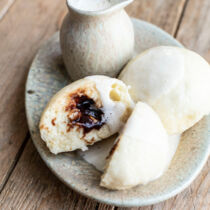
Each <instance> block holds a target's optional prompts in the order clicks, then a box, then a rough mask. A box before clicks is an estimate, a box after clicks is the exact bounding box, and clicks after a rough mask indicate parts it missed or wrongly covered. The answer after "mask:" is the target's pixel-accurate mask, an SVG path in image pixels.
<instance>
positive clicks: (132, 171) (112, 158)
mask: <svg viewBox="0 0 210 210" xmlns="http://www.w3.org/2000/svg"><path fill="white" fill-rule="evenodd" d="M169 159H170V160H171V158H170V152H169V143H168V135H167V133H166V131H165V129H164V127H163V125H162V123H161V120H160V119H159V117H158V115H157V114H156V113H155V112H154V111H153V109H152V108H151V107H149V106H148V105H147V104H145V103H142V102H138V103H137V104H136V106H135V108H134V110H133V112H132V114H131V116H130V117H129V118H128V121H127V123H126V124H125V126H124V128H123V130H122V133H121V135H120V136H119V137H118V139H117V142H116V143H115V145H114V147H113V148H112V150H111V152H110V155H109V157H108V160H107V165H106V170H105V173H104V174H103V175H102V178H101V183H100V185H101V186H103V187H106V188H108V189H113V190H124V189H128V188H131V187H134V186H136V185H139V184H147V183H148V182H150V181H153V180H155V179H157V178H159V177H160V176H161V175H162V174H163V172H164V171H165V170H166V169H167V167H168V165H169V162H170V161H169Z"/></svg>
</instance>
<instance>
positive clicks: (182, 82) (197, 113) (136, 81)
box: [119, 46, 210, 134]
mask: <svg viewBox="0 0 210 210" xmlns="http://www.w3.org/2000/svg"><path fill="white" fill-rule="evenodd" d="M119 78H120V79H121V80H122V81H123V82H125V84H127V85H130V86H131V89H130V93H131V96H132V98H133V99H134V100H135V101H139V100H141V101H143V102H146V103H148V104H149V105H150V106H152V107H153V109H154V110H155V111H156V112H157V113H158V115H159V117H160V119H161V121H162V123H163V125H164V127H165V128H166V130H167V132H168V133H169V134H179V133H182V132H184V131H185V130H186V129H188V128H190V127H192V126H193V125H194V124H195V123H197V122H198V121H199V120H200V119H201V118H202V117H203V116H204V115H208V114H209V113H210V97H209V96H210V66H209V64H208V63H207V62H206V61H205V60H204V59H203V58H202V57H201V56H199V55H198V54H196V53H194V52H192V51H190V50H187V49H184V48H178V47H169V46H168V47H167V46H160V47H155V48H152V49H149V50H147V51H145V52H144V53H142V54H140V55H139V56H137V58H135V59H134V60H132V61H131V62H130V63H129V64H128V65H127V66H126V67H125V69H124V70H123V72H122V73H121V75H120V77H119Z"/></svg>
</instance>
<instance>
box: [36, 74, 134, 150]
mask: <svg viewBox="0 0 210 210" xmlns="http://www.w3.org/2000/svg"><path fill="white" fill-rule="evenodd" d="M133 107H134V103H133V101H132V99H131V98H130V95H129V93H128V87H127V86H126V85H125V84H124V83H123V82H122V81H120V80H118V79H113V78H109V77H106V76H90V77H86V78H84V79H81V80H78V81H76V82H74V83H72V84H70V85H68V86H66V87H65V88H63V89H62V90H60V91H59V92H58V93H57V94H56V95H55V96H53V98H52V99H51V100H50V102H49V103H48V105H47V107H46V108H45V110H44V112H43V114H42V117H41V120H40V133H41V138H42V139H43V140H44V141H45V142H46V144H47V146H48V148H49V149H50V151H51V152H52V153H54V154H58V153H60V152H67V151H73V150H76V149H81V150H83V151H84V150H86V149H87V145H92V144H94V143H95V142H97V141H100V140H102V139H104V138H107V137H109V136H111V135H113V134H115V133H116V132H118V131H119V130H120V128H121V127H122V126H123V124H124V123H125V122H126V120H127V118H128V117H129V115H130V113H131V111H132V109H133Z"/></svg>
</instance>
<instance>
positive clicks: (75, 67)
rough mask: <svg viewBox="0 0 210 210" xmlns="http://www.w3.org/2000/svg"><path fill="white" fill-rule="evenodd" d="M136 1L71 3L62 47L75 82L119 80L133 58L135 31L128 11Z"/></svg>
mask: <svg viewBox="0 0 210 210" xmlns="http://www.w3.org/2000/svg"><path fill="white" fill-rule="evenodd" d="M132 1H133V0H67V6H68V8H69V14H67V16H66V17H65V19H64V22H63V25H62V28H61V32H60V43H61V49H62V54H63V59H64V63H65V65H66V68H67V70H68V73H69V75H70V77H71V78H72V79H73V80H77V79H80V78H82V77H85V76H88V75H99V74H102V75H107V76H111V77H115V76H117V75H118V74H119V72H120V70H121V69H122V68H123V66H124V65H125V64H126V63H127V62H128V61H129V59H130V58H131V57H132V53H133V48H134V31H133V25H132V22H131V20H130V18H129V16H128V15H127V13H126V12H125V10H124V7H125V6H127V5H128V4H130V3H131V2H132Z"/></svg>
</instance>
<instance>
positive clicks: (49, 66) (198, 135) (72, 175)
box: [26, 19, 210, 206]
mask: <svg viewBox="0 0 210 210" xmlns="http://www.w3.org/2000/svg"><path fill="white" fill-rule="evenodd" d="M132 22H133V24H134V29H135V54H137V53H140V52H142V51H144V50H145V49H148V48H150V47H154V46H158V45H175V46H180V47H181V45H180V44H179V43H178V42H177V41H176V40H174V39H173V38H172V37H171V36H169V35H168V34H166V33H165V32H163V31H162V30H160V29H159V28H157V27H155V26H153V25H151V24H148V23H146V22H143V21H139V20H136V19H133V20H132ZM69 70H70V71H71V69H69ZM69 83H70V79H69V77H68V74H67V72H66V69H65V67H64V64H63V60H62V56H61V50H60V45H59V34H58V33H56V34H55V35H54V36H53V37H52V38H51V39H50V40H49V41H48V42H47V43H46V44H45V45H44V46H43V47H42V48H41V50H40V51H39V52H38V54H37V56H36V58H35V60H34V61H33V64H32V66H31V69H30V72H29V75H28V81H27V85H26V111H27V118H28V124H29V128H30V132H31V136H32V139H33V142H34V144H35V146H36V148H37V150H38V151H39V153H40V155H41V157H42V159H43V160H44V162H45V163H46V164H47V166H48V167H49V168H50V169H51V170H52V172H53V173H54V174H55V175H56V176H57V177H58V178H59V179H60V180H61V181H62V182H64V183H65V184H66V185H68V186H69V187H71V188H72V189H74V190H76V191H77V192H79V193H81V194H83V195H85V196H87V197H90V198H93V199H96V200H98V201H100V202H104V203H107V204H113V205H117V206H144V205H150V204H154V203H157V202H160V201H163V200H165V199H168V198H170V197H172V196H174V195H176V194H177V193H179V192H180V191H181V190H183V189H184V188H185V187H187V186H188V185H189V184H190V183H191V182H192V181H193V180H194V179H195V177H196V176H197V175H198V173H199V172H200V170H201V169H202V167H203V166H204V164H205V162H206V160H207V158H208V155H209V151H210V138H209V135H210V117H205V118H203V119H202V120H201V121H200V122H199V123H197V124H196V125H195V126H194V127H193V128H191V129H189V130H188V131H187V132H185V133H184V134H183V136H182V139H181V142H180V144H179V147H178V150H177V152H176V154H175V156H174V159H173V161H172V163H171V165H170V167H169V169H168V170H167V172H166V173H165V174H164V175H163V176H162V177H161V178H160V179H158V180H156V181H153V182H151V183H149V184H148V185H146V186H143V185H139V186H137V187H135V188H132V189H130V190H125V191H110V190H106V189H104V188H101V187H99V182H100V177H101V172H99V171H98V170H96V169H95V168H94V167H93V166H92V165H90V164H88V163H87V162H85V161H84V160H83V159H82V158H81V157H79V156H77V154H76V153H75V152H71V153H64V154H59V155H53V154H51V153H50V152H49V150H48V149H47V147H46V145H45V144H44V142H43V141H42V140H41V138H40V134H39V128H38V124H39V120H40V116H41V113H42V111H43V109H44V107H45V106H46V104H47V102H48V101H49V100H50V98H51V97H52V95H53V94H55V93H56V92H57V91H58V90H60V89H61V88H62V87H64V86H65V85H67V84H69Z"/></svg>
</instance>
